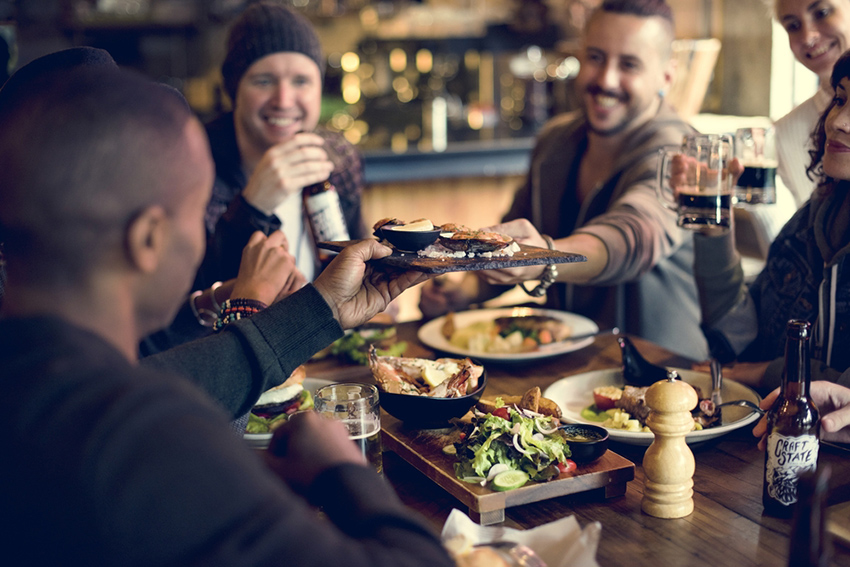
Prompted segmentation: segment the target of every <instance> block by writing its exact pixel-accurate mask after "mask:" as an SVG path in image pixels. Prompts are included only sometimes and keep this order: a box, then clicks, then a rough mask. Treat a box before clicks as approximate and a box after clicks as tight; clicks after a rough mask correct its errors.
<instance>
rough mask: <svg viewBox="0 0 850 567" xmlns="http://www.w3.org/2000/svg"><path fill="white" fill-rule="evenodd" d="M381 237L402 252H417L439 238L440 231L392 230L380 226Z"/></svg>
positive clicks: (436, 229) (435, 229)
mask: <svg viewBox="0 0 850 567" xmlns="http://www.w3.org/2000/svg"><path fill="white" fill-rule="evenodd" d="M379 230H380V232H381V237H382V238H384V239H385V240H387V241H388V242H389V243H390V244H392V245H393V246H395V247H396V249H397V250H400V251H402V252H417V251H419V250H422V249H423V248H427V247H428V246H430V245H431V244H433V243H434V242H436V240H437V237H438V236H440V229H439V228H434V229H432V230H394V229H393V227H392V226H382V227H381V228H380V229H379Z"/></svg>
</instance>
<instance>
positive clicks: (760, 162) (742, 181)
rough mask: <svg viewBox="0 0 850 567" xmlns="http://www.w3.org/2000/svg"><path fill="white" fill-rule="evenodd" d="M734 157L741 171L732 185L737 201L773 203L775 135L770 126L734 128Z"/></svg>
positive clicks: (774, 192) (775, 164) (774, 187)
mask: <svg viewBox="0 0 850 567" xmlns="http://www.w3.org/2000/svg"><path fill="white" fill-rule="evenodd" d="M735 157H736V158H738V161H740V162H741V165H743V166H744V173H742V174H741V177H740V178H738V182H737V183H736V184H735V198H736V199H737V202H738V203H747V204H750V205H757V204H766V205H771V204H773V203H775V202H776V167H777V165H778V164H779V162H778V161H777V159H776V135H775V134H774V130H773V128H738V130H737V131H736V132H735Z"/></svg>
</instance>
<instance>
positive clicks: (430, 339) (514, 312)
mask: <svg viewBox="0 0 850 567" xmlns="http://www.w3.org/2000/svg"><path fill="white" fill-rule="evenodd" d="M528 315H543V316H547V317H553V318H555V319H560V320H561V321H563V322H564V323H565V324H567V325H569V327H570V328H571V329H572V334H573V335H584V334H585V333H595V332H596V331H598V330H599V327H598V326H597V325H596V323H594V322H593V321H591V320H590V319H588V318H587V317H582V316H581V315H576V314H574V313H567V312H565V311H555V310H552V309H537V308H533V307H504V308H499V309H474V310H471V311H461V312H460V313H455V327H457V328H461V327H466V326H467V325H471V324H473V323H479V322H481V321H489V320H493V319H495V318H496V317H511V316H514V317H519V316H528ZM445 321H446V318H445V317H438V318H436V319H434V320H432V321H429V322H428V323H425V324H424V325H422V327H420V329H419V340H420V341H422V343H424V344H425V345H427V346H429V347H431V348H433V349H436V350H441V351H443V352H449V353H452V354H456V355H459V356H470V357H473V358H475V359H477V360H480V361H482V362H522V361H527V360H536V359H540V358H550V357H553V356H559V355H562V354H565V353H568V352H573V351H576V350H579V349H582V348H584V347H586V346H588V345H590V344H593V340H594V339H593V337H589V338H586V339H582V340H580V341H570V340H566V341H561V342H558V343H553V344H551V345H545V346H543V347H541V348H540V349H539V350H536V351H534V352H516V353H492V352H476V351H470V350H467V349H463V348H459V347H457V346H455V345H453V344H451V343H450V342H449V341H448V339H446V337H444V336H443V333H442V332H441V329H442V328H443V324H444V323H445Z"/></svg>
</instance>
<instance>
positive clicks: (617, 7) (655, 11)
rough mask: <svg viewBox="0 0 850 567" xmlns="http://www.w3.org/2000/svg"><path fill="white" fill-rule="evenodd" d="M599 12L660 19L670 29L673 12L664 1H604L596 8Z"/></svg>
mask: <svg viewBox="0 0 850 567" xmlns="http://www.w3.org/2000/svg"><path fill="white" fill-rule="evenodd" d="M597 11H599V12H608V13H610V14H629V15H632V16H640V17H641V18H653V17H655V18H662V19H664V20H667V21H668V22H669V23H670V26H671V27H672V26H673V25H674V23H673V10H672V8H670V5H669V4H667V2H665V1H664V0H605V1H604V2H602V4H600V5H599V7H598V8H597Z"/></svg>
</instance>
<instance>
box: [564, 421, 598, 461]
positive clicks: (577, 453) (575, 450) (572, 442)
mask: <svg viewBox="0 0 850 567" xmlns="http://www.w3.org/2000/svg"><path fill="white" fill-rule="evenodd" d="M560 429H561V431H563V432H564V433H565V434H566V435H567V444H568V445H569V446H570V453H572V456H571V457H570V458H571V459H572V460H574V461H575V462H576V463H580V464H584V463H590V462H593V461H595V460H596V459H598V458H599V457H601V456H602V455H603V454H605V451H607V450H608V430H607V429H605V428H604V427H600V426H598V425H589V424H584V423H573V424H569V425H562V426H561V427H560ZM574 437H582V438H589V439H590V440H588V441H580V440H576V439H574Z"/></svg>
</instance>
